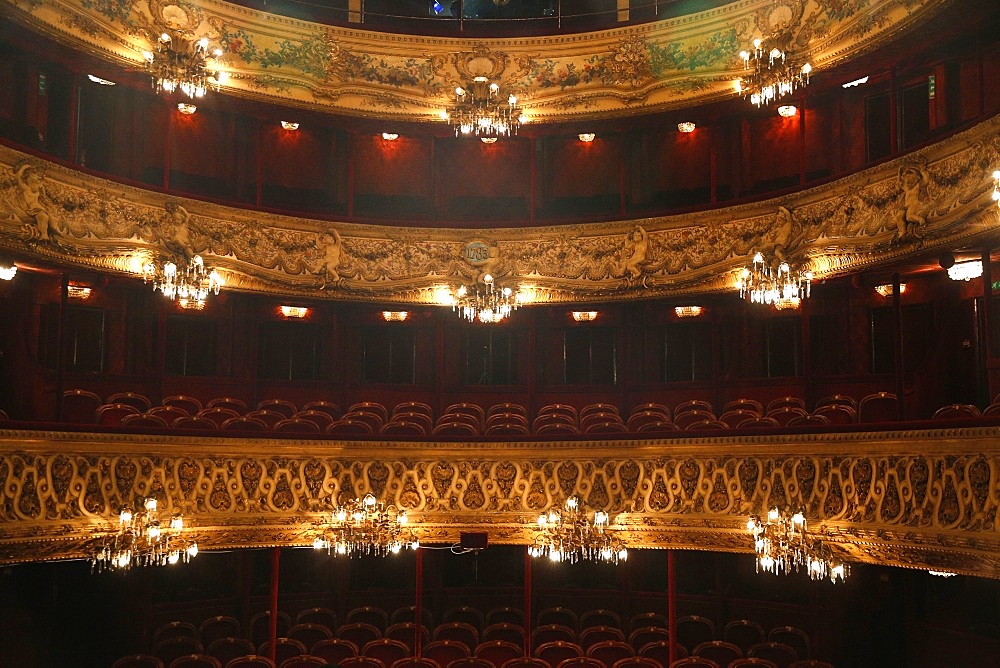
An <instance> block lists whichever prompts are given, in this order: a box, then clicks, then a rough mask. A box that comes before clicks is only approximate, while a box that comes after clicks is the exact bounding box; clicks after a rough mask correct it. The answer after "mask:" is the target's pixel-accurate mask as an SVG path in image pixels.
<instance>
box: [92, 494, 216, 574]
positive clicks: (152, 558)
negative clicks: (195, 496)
mask: <svg viewBox="0 0 1000 668" xmlns="http://www.w3.org/2000/svg"><path fill="white" fill-rule="evenodd" d="M156 506H157V503H156V499H154V498H152V497H149V498H146V499H143V501H142V504H141V508H140V509H139V510H136V511H133V510H132V508H130V507H128V506H123V507H122V509H121V511H120V512H119V513H118V529H117V531H115V532H111V533H108V534H107V535H105V536H104V537H103V538H102V539H101V542H100V545H99V546H98V548H97V549H96V550H95V551H94V553H93V554H92V555H91V559H90V563H91V567H92V569H93V570H94V571H96V572H103V571H109V570H128V569H129V568H131V567H133V566H163V565H166V564H176V563H187V562H188V561H190V560H191V559H192V558H193V557H195V556H197V554H198V543H195V542H187V541H184V540H183V539H182V533H183V532H184V520H183V518H182V517H181V515H180V514H179V513H177V514H174V515H173V516H171V518H170V520H169V521H166V522H163V521H161V520H160V515H159V513H158V512H157V507H156Z"/></svg>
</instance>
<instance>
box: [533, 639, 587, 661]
mask: <svg viewBox="0 0 1000 668" xmlns="http://www.w3.org/2000/svg"><path fill="white" fill-rule="evenodd" d="M534 655H535V657H536V658H538V659H541V660H542V661H545V662H546V663H547V664H549V665H550V666H553V667H554V666H558V665H559V664H560V663H561V662H562V661H565V660H566V659H572V658H573V657H577V656H583V649H581V647H580V646H579V645H577V644H576V643H575V642H566V641H564V640H556V641H555V642H547V643H542V644H541V645H539V646H538V647H536V648H535V651H534Z"/></svg>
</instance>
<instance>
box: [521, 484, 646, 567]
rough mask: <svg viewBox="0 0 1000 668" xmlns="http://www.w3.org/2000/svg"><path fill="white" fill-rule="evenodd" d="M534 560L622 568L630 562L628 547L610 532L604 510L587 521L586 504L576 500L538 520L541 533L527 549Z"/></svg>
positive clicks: (541, 516) (539, 517) (572, 498)
mask: <svg viewBox="0 0 1000 668" xmlns="http://www.w3.org/2000/svg"><path fill="white" fill-rule="evenodd" d="M528 554H530V555H531V556H532V557H548V558H549V559H551V560H552V561H557V562H562V561H565V562H569V563H571V564H572V563H576V562H577V561H604V562H608V563H611V564H616V565H617V564H619V563H621V562H624V561H626V560H627V559H628V550H627V549H626V546H625V543H624V542H623V541H622V540H621V538H619V537H618V535H617V532H616V531H615V530H614V529H611V528H610V517H609V516H608V514H607V513H606V512H605V511H603V510H598V511H595V512H594V514H593V517H588V516H587V512H586V510H584V508H583V503H582V502H581V501H580V499H578V498H577V497H575V496H571V497H570V498H568V499H566V503H565V504H564V505H563V507H562V509H559V510H557V509H553V510H550V511H549V512H548V513H542V514H541V515H539V516H538V533H537V534H536V536H535V542H534V543H533V544H532V545H531V546H529V547H528Z"/></svg>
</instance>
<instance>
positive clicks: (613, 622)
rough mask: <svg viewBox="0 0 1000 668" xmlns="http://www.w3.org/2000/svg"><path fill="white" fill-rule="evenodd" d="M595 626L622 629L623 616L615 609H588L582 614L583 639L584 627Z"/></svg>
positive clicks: (581, 633)
mask: <svg viewBox="0 0 1000 668" xmlns="http://www.w3.org/2000/svg"><path fill="white" fill-rule="evenodd" d="M594 626H608V627H612V628H616V629H618V630H621V627H622V618H621V616H620V615H619V614H618V613H617V612H615V611H614V610H605V609H604V608H595V609H593V610H588V611H587V612H585V613H583V614H582V615H580V635H581V640H582V636H583V629H589V628H591V627H594Z"/></svg>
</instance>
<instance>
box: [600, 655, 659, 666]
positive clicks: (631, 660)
mask: <svg viewBox="0 0 1000 668" xmlns="http://www.w3.org/2000/svg"><path fill="white" fill-rule="evenodd" d="M612 668H661V666H660V664H659V663H658V662H656V661H654V660H653V659H648V658H646V657H643V656H630V657H627V658H625V659H619V660H618V661H615V665H614V666H612Z"/></svg>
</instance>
